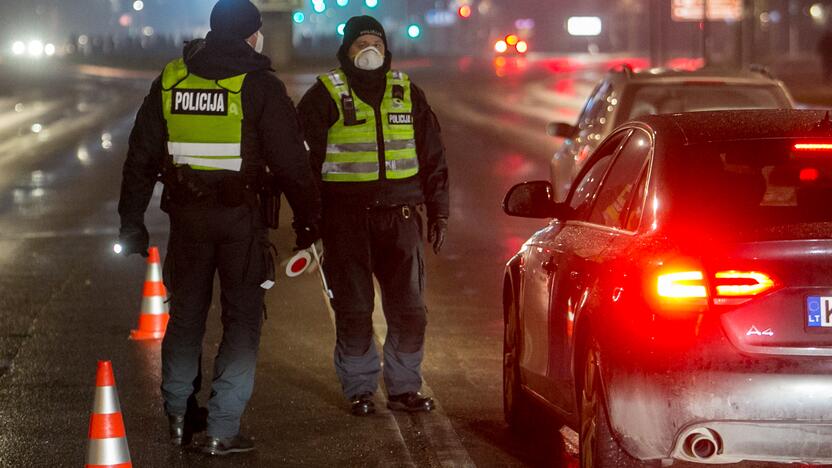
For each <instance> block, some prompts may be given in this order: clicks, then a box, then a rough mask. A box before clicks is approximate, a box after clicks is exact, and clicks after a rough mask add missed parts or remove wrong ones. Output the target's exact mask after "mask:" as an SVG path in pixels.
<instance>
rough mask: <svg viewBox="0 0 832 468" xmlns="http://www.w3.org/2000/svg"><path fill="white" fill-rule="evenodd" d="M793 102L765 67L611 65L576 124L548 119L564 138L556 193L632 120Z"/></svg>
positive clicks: (556, 163) (554, 172) (556, 160)
mask: <svg viewBox="0 0 832 468" xmlns="http://www.w3.org/2000/svg"><path fill="white" fill-rule="evenodd" d="M793 107H794V102H793V100H792V98H791V96H790V95H789V93H788V91H787V90H786V88H785V86H784V85H783V83H782V82H780V81H779V80H776V79H774V78H773V77H771V75H769V74H768V73H767V72H766V71H765V70H764V69H751V70H748V71H731V72H729V71H725V70H714V69H701V70H697V71H669V70H652V71H645V72H638V73H636V72H634V71H633V70H632V68H630V67H629V66H626V65H625V66H623V67H619V68H617V69H613V70H611V71H610V72H608V73H607V75H606V77H605V78H604V79H603V80H602V81H601V82H600V83H599V84H598V85H597V86H596V87H595V89H594V91H593V92H592V94H590V97H589V99H588V100H587V101H586V104H585V105H584V108H583V110H582V111H581V113H580V115H579V117H578V122H577V124H575V125H572V124H568V123H563V122H552V123H551V124H549V127H548V132H549V134H550V135H552V136H556V137H561V138H565V140H564V143H563V145H562V146H561V147H560V148H559V149H558V151H557V152H556V153H555V155H554V156H553V158H552V160H551V178H552V186H553V187H554V189H555V199H556V200H563V199H564V198H565V197H566V194H567V192H568V191H569V187H570V186H571V184H572V181H573V180H574V178H575V175H576V174H577V173H578V171H580V169H581V167H583V165H584V163H585V162H586V160H587V157H588V156H589V155H590V154H591V153H592V152H593V150H595V148H596V147H597V146H598V144H599V143H601V140H603V139H604V138H606V136H607V135H609V134H610V133H611V132H612V131H613V129H615V128H616V127H618V126H619V125H621V124H622V123H624V122H627V121H628V120H632V119H635V118H638V117H642V116H645V115H653V114H671V113H678V112H695V111H713V110H729V109H789V108H793Z"/></svg>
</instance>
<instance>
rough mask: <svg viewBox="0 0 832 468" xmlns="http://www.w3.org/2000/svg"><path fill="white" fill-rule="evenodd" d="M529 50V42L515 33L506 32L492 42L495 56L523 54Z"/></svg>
mask: <svg viewBox="0 0 832 468" xmlns="http://www.w3.org/2000/svg"><path fill="white" fill-rule="evenodd" d="M528 51H529V43H528V42H526V41H525V40H523V39H521V38H520V36H518V35H517V34H508V35H506V37H504V38H502V39H498V40H497V42H495V43H494V52H495V53H496V54H497V56H523V55H525V54H526V52H528Z"/></svg>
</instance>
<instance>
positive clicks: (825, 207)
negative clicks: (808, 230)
mask: <svg viewBox="0 0 832 468" xmlns="http://www.w3.org/2000/svg"><path fill="white" fill-rule="evenodd" d="M826 143H829V146H828V147H827V146H825V145H826ZM806 144H809V145H812V146H808V147H806V146H803V145H806ZM796 145H799V146H797V147H796ZM817 145H818V143H817V141H816V140H812V139H798V140H793V139H780V140H754V141H742V142H729V143H725V142H722V143H709V144H702V145H693V146H690V147H687V150H686V151H684V152H682V153H680V154H679V156H680V157H672V159H671V161H670V163H671V164H670V166H669V178H668V180H669V184H668V185H669V186H668V190H667V192H668V193H669V195H670V199H671V200H670V201H671V205H672V208H671V210H672V213H671V214H670V217H671V218H674V219H676V220H678V221H682V222H685V223H688V224H689V223H693V224H699V225H700V227H706V226H714V227H721V228H724V229H739V230H754V229H771V228H778V227H784V226H795V227H796V228H795V229H796V230H800V228H799V226H800V225H806V224H815V223H827V222H832V140H830V141H829V142H822V143H820V145H821V146H817ZM780 231H781V232H783V235H784V236H785V237H788V235H789V234H788V231H789V229H786V230H785V231H784V230H782V229H780ZM824 237H832V232H828V233H827V235H826V236H824Z"/></svg>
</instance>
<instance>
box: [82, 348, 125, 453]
mask: <svg viewBox="0 0 832 468" xmlns="http://www.w3.org/2000/svg"><path fill="white" fill-rule="evenodd" d="M105 467H107V468H132V467H133V463H132V462H131V461H130V449H129V448H128V447H127V435H126V434H125V431H124V420H123V419H122V417H121V405H119V403H118V392H117V391H116V381H115V378H114V377H113V365H112V363H111V362H110V361H98V372H97V373H96V376H95V403H94V404H93V409H92V416H90V433H89V444H88V445H87V464H86V468H105Z"/></svg>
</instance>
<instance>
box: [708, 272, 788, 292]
mask: <svg viewBox="0 0 832 468" xmlns="http://www.w3.org/2000/svg"><path fill="white" fill-rule="evenodd" d="M714 276H715V278H716V279H715V281H714V283H715V284H716V295H717V296H718V297H748V296H757V295H759V294H762V293H764V292H766V291H768V290H769V289H771V288H773V287H774V280H772V279H771V277H769V276H768V275H766V274H765V273H760V272H759V271H736V270H730V271H720V272H717V273H716V275H714Z"/></svg>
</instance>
